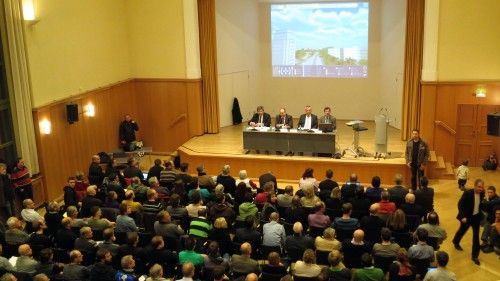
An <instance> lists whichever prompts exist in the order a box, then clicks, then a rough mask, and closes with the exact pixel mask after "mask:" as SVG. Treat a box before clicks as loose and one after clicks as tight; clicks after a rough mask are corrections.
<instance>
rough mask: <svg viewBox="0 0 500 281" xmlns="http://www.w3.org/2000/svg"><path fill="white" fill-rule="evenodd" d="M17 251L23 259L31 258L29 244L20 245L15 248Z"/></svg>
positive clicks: (31, 253) (31, 252)
mask: <svg viewBox="0 0 500 281" xmlns="http://www.w3.org/2000/svg"><path fill="white" fill-rule="evenodd" d="M17 251H18V253H19V255H20V256H23V257H31V255H33V251H32V250H31V247H30V245H29V244H22V245H20V246H19V248H17Z"/></svg>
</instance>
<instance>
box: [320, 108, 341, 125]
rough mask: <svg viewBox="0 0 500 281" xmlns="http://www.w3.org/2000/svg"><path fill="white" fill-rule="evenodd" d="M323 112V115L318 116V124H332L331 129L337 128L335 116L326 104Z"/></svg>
mask: <svg viewBox="0 0 500 281" xmlns="http://www.w3.org/2000/svg"><path fill="white" fill-rule="evenodd" d="M323 113H324V114H325V115H323V116H321V117H320V118H319V124H332V125H333V126H332V127H333V129H334V130H336V129H337V119H336V118H335V117H333V115H332V110H331V109H330V107H329V106H326V107H325V108H324V109H323Z"/></svg>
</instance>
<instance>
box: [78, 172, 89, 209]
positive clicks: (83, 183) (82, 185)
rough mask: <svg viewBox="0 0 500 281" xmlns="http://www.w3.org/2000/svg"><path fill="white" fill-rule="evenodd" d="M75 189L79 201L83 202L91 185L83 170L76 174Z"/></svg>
mask: <svg viewBox="0 0 500 281" xmlns="http://www.w3.org/2000/svg"><path fill="white" fill-rule="evenodd" d="M75 179H76V183H75V191H76V195H77V198H78V202H81V201H82V199H83V197H85V194H86V193H87V187H88V186H89V182H88V180H87V179H86V178H85V174H84V173H83V172H81V171H78V172H76V174H75Z"/></svg>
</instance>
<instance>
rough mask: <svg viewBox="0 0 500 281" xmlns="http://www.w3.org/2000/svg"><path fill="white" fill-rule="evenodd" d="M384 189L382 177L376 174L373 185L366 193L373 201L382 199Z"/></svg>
mask: <svg viewBox="0 0 500 281" xmlns="http://www.w3.org/2000/svg"><path fill="white" fill-rule="evenodd" d="M383 190H384V189H383V188H381V187H380V177H379V176H374V177H373V178H372V185H371V186H369V187H367V188H366V191H365V194H366V197H367V198H368V199H370V202H371V203H376V202H379V201H380V195H381V194H382V191H383Z"/></svg>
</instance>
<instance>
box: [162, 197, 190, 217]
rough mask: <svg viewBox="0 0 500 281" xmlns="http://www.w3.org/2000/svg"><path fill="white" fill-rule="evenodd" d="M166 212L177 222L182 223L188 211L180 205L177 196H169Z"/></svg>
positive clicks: (179, 198)
mask: <svg viewBox="0 0 500 281" xmlns="http://www.w3.org/2000/svg"><path fill="white" fill-rule="evenodd" d="M166 211H167V212H168V213H169V214H170V215H171V216H172V218H174V219H175V220H178V221H184V220H185V219H187V218H188V211H187V210H186V208H184V206H182V204H181V197H180V196H179V195H178V194H172V196H170V200H169V205H168V206H167V209H166Z"/></svg>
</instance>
